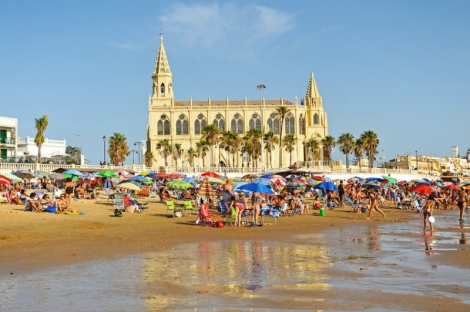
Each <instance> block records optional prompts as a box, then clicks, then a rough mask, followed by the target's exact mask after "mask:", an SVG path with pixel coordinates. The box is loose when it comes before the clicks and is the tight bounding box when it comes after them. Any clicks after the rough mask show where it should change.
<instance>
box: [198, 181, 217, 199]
mask: <svg viewBox="0 0 470 312" xmlns="http://www.w3.org/2000/svg"><path fill="white" fill-rule="evenodd" d="M197 195H198V196H199V197H212V196H214V191H213V190H212V185H211V183H210V182H209V178H205V179H204V181H203V182H202V183H201V185H200V186H199V190H198V192H197Z"/></svg>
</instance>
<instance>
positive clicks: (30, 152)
mask: <svg viewBox="0 0 470 312" xmlns="http://www.w3.org/2000/svg"><path fill="white" fill-rule="evenodd" d="M17 142H18V143H17V144H18V145H17V146H18V147H17V151H18V152H17V155H18V157H21V156H38V147H37V146H36V143H35V142H34V138H30V137H26V138H23V139H22V138H18V140H17ZM66 147H67V144H66V142H65V140H50V139H44V143H43V144H42V146H41V156H42V157H43V158H53V157H58V156H64V155H65V148H66Z"/></svg>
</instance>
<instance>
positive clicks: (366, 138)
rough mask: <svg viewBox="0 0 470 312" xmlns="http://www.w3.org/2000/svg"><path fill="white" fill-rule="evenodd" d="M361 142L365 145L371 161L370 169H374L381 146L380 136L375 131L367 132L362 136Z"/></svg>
mask: <svg viewBox="0 0 470 312" xmlns="http://www.w3.org/2000/svg"><path fill="white" fill-rule="evenodd" d="M361 140H362V142H363V143H364V150H365V152H366V155H367V158H368V159H369V168H373V167H374V160H375V155H376V154H377V153H378V152H377V146H378V145H379V136H378V135H377V134H376V133H375V132H374V131H371V130H367V131H364V133H363V134H361Z"/></svg>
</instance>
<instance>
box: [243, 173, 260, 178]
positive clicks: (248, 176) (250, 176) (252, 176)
mask: <svg viewBox="0 0 470 312" xmlns="http://www.w3.org/2000/svg"><path fill="white" fill-rule="evenodd" d="M257 177H258V176H257V175H256V174H253V173H249V174H245V175H244V176H243V179H255V178H257Z"/></svg>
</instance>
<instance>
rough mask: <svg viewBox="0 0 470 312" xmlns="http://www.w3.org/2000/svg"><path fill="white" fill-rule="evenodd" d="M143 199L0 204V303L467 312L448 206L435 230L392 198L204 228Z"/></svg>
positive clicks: (36, 307)
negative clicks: (372, 205)
mask: <svg viewBox="0 0 470 312" xmlns="http://www.w3.org/2000/svg"><path fill="white" fill-rule="evenodd" d="M145 201H146V202H149V205H148V206H149V209H148V210H147V211H144V212H142V213H125V214H124V216H123V217H122V218H118V217H114V216H113V211H114V207H113V202H112V200H106V199H104V198H99V199H98V200H97V201H95V200H83V199H80V200H74V201H73V203H72V204H73V209H77V210H79V211H82V212H84V215H63V214H61V215H56V214H51V213H33V212H24V211H23V206H14V205H7V204H0V224H1V228H2V229H1V235H0V261H1V263H2V266H1V267H0V276H1V280H2V282H1V283H0V287H1V288H0V292H2V293H3V298H4V299H3V301H2V302H1V303H0V310H1V311H44V310H45V309H52V310H67V311H155V310H158V311H196V310H197V311H208V310H211V311H226V310H233V311H282V310H292V311H312V310H329V311H331V310H340V311H353V310H361V311H363V310H370V311H394V310H422V311H442V310H452V311H469V310H470V300H469V299H468V298H470V296H469V294H470V284H469V278H468V277H470V261H469V260H468V259H470V248H469V246H468V242H466V237H467V236H469V235H470V233H469V232H470V230H469V227H468V226H465V225H462V226H459V223H458V210H456V209H455V208H454V209H453V210H446V211H442V210H437V211H435V213H434V215H435V216H436V219H437V221H436V224H435V225H436V228H437V232H435V233H431V232H429V231H426V232H425V231H423V229H422V216H421V214H418V213H416V212H413V211H411V210H399V209H395V208H392V207H386V208H384V211H385V212H386V214H387V218H386V219H383V218H382V217H381V216H380V215H379V214H378V213H374V214H373V216H372V218H371V220H365V214H356V213H353V212H350V211H349V210H350V209H349V208H350V207H346V208H344V209H335V210H334V211H330V210H328V211H327V213H326V216H325V217H319V216H317V215H316V214H317V212H315V213H314V214H315V215H312V214H309V215H295V216H293V217H281V218H278V219H277V222H276V224H275V225H271V224H265V225H264V226H262V227H254V228H252V227H249V226H241V227H235V226H230V225H226V226H225V227H224V228H209V227H204V226H202V225H200V224H195V222H194V221H195V220H196V215H195V213H194V212H193V214H192V216H189V213H187V214H186V215H185V216H184V217H182V218H167V217H166V216H165V212H166V206H165V205H164V204H162V203H158V202H157V201H156V200H155V199H152V198H150V199H147V200H145ZM266 222H271V220H270V218H268V219H266Z"/></svg>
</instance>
